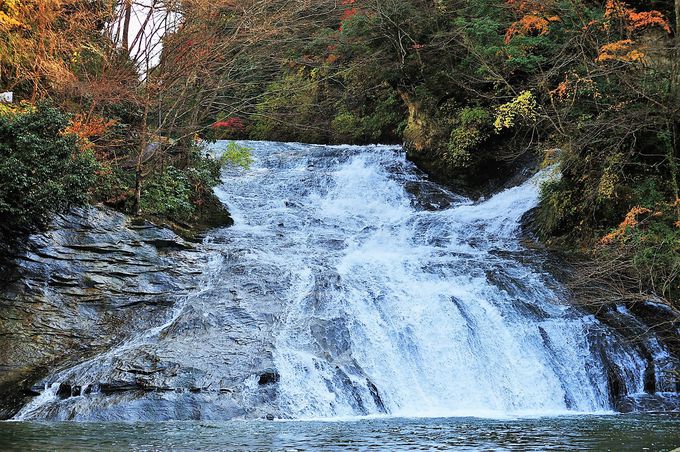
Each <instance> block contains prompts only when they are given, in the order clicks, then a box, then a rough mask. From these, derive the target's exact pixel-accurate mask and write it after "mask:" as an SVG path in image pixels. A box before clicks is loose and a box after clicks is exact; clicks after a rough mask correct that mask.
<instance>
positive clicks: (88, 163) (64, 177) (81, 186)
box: [0, 104, 97, 237]
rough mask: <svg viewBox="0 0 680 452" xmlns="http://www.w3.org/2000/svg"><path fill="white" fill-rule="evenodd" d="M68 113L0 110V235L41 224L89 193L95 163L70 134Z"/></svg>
mask: <svg viewBox="0 0 680 452" xmlns="http://www.w3.org/2000/svg"><path fill="white" fill-rule="evenodd" d="M68 124H69V118H68V116H67V115H66V114H64V113H63V112H61V111H60V110H58V109H57V108H54V107H52V106H49V105H46V104H41V105H38V106H37V107H27V106H24V107H21V108H17V109H15V110H8V109H5V110H4V111H3V112H2V113H1V114H0V235H1V236H4V237H10V236H12V235H13V234H15V233H17V232H19V233H28V232H32V231H35V230H37V229H39V228H42V227H44V226H45V225H46V224H47V223H48V221H49V219H50V216H51V215H52V214H54V213H58V212H63V211H65V210H67V209H68V208H69V207H70V206H72V205H77V204H82V203H84V202H86V201H87V199H88V190H89V189H90V187H91V186H92V184H93V183H94V178H95V171H96V169H97V163H96V160H95V158H94V156H93V154H92V153H91V152H90V151H82V150H81V149H79V147H78V145H77V139H76V137H75V136H74V135H70V134H64V133H63V130H64V129H65V128H66V127H67V126H68Z"/></svg>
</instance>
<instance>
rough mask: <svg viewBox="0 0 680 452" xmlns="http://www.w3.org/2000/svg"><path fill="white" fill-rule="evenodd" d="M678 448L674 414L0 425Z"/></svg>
mask: <svg viewBox="0 0 680 452" xmlns="http://www.w3.org/2000/svg"><path fill="white" fill-rule="evenodd" d="M678 447H680V414H659V415H644V416H632V415H612V416H578V417H554V418H531V419H479V418H442V419H405V418H363V419H353V420H346V421H332V422H330V421H264V420H262V421H229V422H200V421H196V422H154V423H71V422H64V423H40V422H3V423H0V450H2V451H14V450H27V449H30V450H92V449H97V450H140V451H153V450H177V451H183V450H187V451H189V450H191V451H193V450H253V451H255V450H257V451H260V450H262V451H269V450H277V451H278V450H281V451H291V450H293V451H298V450H319V449H321V450H348V449H349V450H390V451H394V450H447V449H453V448H455V449H456V450H560V451H565V450H579V451H581V450H598V451H599V450H611V451H625V450H636V451H640V450H651V451H664V450H666V451H668V450H673V449H675V448H678Z"/></svg>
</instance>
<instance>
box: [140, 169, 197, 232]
mask: <svg viewBox="0 0 680 452" xmlns="http://www.w3.org/2000/svg"><path fill="white" fill-rule="evenodd" d="M191 196H192V189H191V183H190V180H189V177H187V175H186V174H185V173H184V172H182V171H180V170H178V169H177V168H175V167H173V166H169V167H167V168H165V170H164V171H161V172H158V173H156V174H154V175H153V176H152V177H150V178H149V179H148V181H147V183H146V186H145V188H144V191H143V192H142V199H141V207H142V212H144V214H146V215H154V216H161V217H166V218H169V219H171V220H175V221H190V220H191V218H192V217H193V215H194V213H195V211H196V208H195V206H194V204H193V203H192V202H191Z"/></svg>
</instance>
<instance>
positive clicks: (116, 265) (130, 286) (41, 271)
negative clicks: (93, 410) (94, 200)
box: [0, 207, 205, 418]
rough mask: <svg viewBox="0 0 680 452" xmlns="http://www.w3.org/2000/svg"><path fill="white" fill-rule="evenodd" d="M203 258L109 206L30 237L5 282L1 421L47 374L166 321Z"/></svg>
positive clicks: (0, 306) (0, 319)
mask: <svg viewBox="0 0 680 452" xmlns="http://www.w3.org/2000/svg"><path fill="white" fill-rule="evenodd" d="M204 261H205V255H203V254H202V253H199V252H196V250H195V249H194V245H191V244H189V243H187V242H185V241H184V240H182V239H181V238H179V237H178V236H177V235H175V234H174V233H173V232H171V231H169V230H167V229H163V228H159V227H156V226H154V225H152V224H150V223H140V224H132V223H131V222H130V221H129V219H128V218H127V217H126V216H124V215H122V214H120V213H116V212H114V211H112V210H109V209H103V208H94V207H92V208H83V209H75V210H73V211H72V212H71V213H70V214H68V215H64V216H59V217H57V218H56V219H55V221H54V222H53V224H52V225H51V228H50V229H49V230H48V231H47V232H45V233H43V234H38V235H33V236H31V237H29V238H28V239H27V240H26V242H25V243H23V244H22V246H21V250H19V251H16V252H15V254H14V256H11V257H10V262H9V264H8V265H7V267H6V268H5V271H4V274H3V275H2V279H1V284H2V288H1V290H0V418H8V417H10V416H12V415H13V414H14V413H15V412H16V410H17V409H18V408H19V407H20V406H21V405H23V404H24V403H26V402H27V401H28V400H30V399H31V397H34V396H35V395H36V394H37V393H38V392H39V391H41V390H42V388H37V387H33V385H34V383H35V382H37V381H38V380H39V379H40V378H42V377H45V376H46V375H47V374H48V373H49V372H52V371H54V370H55V369H57V368H60V367H63V366H68V365H71V364H73V363H76V362H79V361H82V360H84V359H86V358H88V357H90V356H92V355H94V354H96V353H99V352H101V351H103V350H106V349H108V348H110V347H111V346H112V345H114V344H117V343H119V342H121V341H123V340H125V339H126V338H128V337H130V336H131V335H133V334H135V333H136V332H138V331H142V330H144V329H146V328H148V327H149V325H154V324H158V323H159V322H160V321H162V319H163V318H165V317H166V316H167V315H168V312H169V310H170V309H171V308H172V307H173V305H174V304H175V303H176V301H177V300H178V299H180V298H181V297H183V296H184V295H185V294H187V293H188V292H189V291H193V290H194V289H195V285H196V277H197V276H198V275H200V273H201V270H202V266H203V265H204ZM67 389H68V391H67ZM73 389H74V388H70V387H69V388H66V387H64V388H63V390H60V394H61V395H62V396H63V395H66V392H69V395H70V394H71V392H73Z"/></svg>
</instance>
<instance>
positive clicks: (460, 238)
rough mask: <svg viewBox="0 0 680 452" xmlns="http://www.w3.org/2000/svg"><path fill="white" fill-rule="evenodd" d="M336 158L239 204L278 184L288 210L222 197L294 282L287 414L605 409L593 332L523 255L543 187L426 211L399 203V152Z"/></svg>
mask: <svg viewBox="0 0 680 452" xmlns="http://www.w3.org/2000/svg"><path fill="white" fill-rule="evenodd" d="M326 152H328V151H326ZM334 152H335V155H333V156H332V158H330V159H327V160H326V161H317V159H315V158H314V155H315V154H314V152H310V153H309V155H304V156H299V157H298V158H293V159H290V160H289V163H290V164H292V167H291V168H287V169H286V170H282V169H281V168H278V169H277V170H276V171H275V172H273V173H272V174H270V175H267V176H266V177H264V178H262V177H260V176H258V175H257V172H255V173H254V175H253V176H252V178H250V179H251V180H248V179H246V180H245V181H244V182H242V184H243V185H245V187H243V188H245V189H243V188H238V189H237V191H238V192H241V193H252V192H253V191H255V190H257V189H256V186H257V185H259V184H261V183H262V180H269V181H270V182H269V183H268V185H270V186H273V187H277V188H283V190H277V192H276V193H270V192H268V193H267V194H266V195H265V196H264V197H265V198H267V197H269V199H270V200H271V201H272V202H274V203H276V204H278V205H279V206H283V205H288V207H286V208H284V209H276V208H274V206H272V208H271V209H259V208H257V207H255V206H254V205H253V204H252V200H244V199H242V198H241V199H239V197H238V196H234V195H235V193H234V191H236V190H233V191H231V193H229V194H226V196H225V197H224V199H225V201H227V200H229V199H230V198H232V199H233V200H232V201H231V202H230V206H231V207H232V209H233V212H234V214H235V215H236V218H237V223H243V224H250V225H255V224H258V225H260V227H261V228H262V229H263V230H264V231H271V230H276V228H279V229H280V230H282V234H281V235H282V237H281V238H282V243H281V245H282V246H277V245H274V247H273V249H274V250H275V252H276V254H277V255H279V256H285V261H286V262H288V268H289V269H291V271H293V272H294V273H295V274H296V281H295V284H294V285H293V286H292V287H291V288H290V291H289V294H288V295H287V299H288V300H289V303H290V308H289V312H288V314H287V316H286V318H285V319H284V320H283V325H282V328H281V332H280V333H279V335H278V337H277V340H276V349H275V350H276V351H275V362H276V367H277V368H278V370H279V372H280V373H281V382H280V395H279V398H280V403H281V404H282V406H283V410H282V411H283V412H286V413H290V414H291V415H293V416H303V417H306V416H313V417H315V416H319V417H328V416H338V415H356V414H369V413H381V412H382V413H390V414H398V415H408V416H412V415H451V414H483V413H508V412H528V411H531V412H558V411H565V410H579V411H597V410H604V409H607V407H608V400H607V388H606V379H605V378H603V371H602V366H601V365H600V364H599V363H598V362H597V360H595V359H593V357H592V356H591V353H590V351H589V349H588V343H587V339H586V336H587V334H586V330H587V329H588V328H591V327H593V325H594V321H593V319H592V318H589V317H585V316H583V315H580V314H578V313H577V312H575V311H573V310H571V309H569V308H568V307H567V306H565V305H563V304H561V303H560V300H559V294H558V293H556V292H555V290H553V288H551V286H552V287H554V286H555V283H554V281H552V280H551V279H550V277H549V276H548V275H547V274H545V273H544V272H542V271H541V270H540V268H535V267H534V266H533V265H532V263H531V258H530V257H527V255H528V254H530V253H528V252H527V250H526V249H524V248H522V247H521V246H520V245H519V239H518V237H517V229H518V226H519V220H520V218H521V217H522V215H523V214H524V213H525V212H526V211H527V210H529V209H530V208H532V207H534V206H535V205H536V202H537V193H538V188H537V183H538V181H539V180H540V178H541V177H543V176H544V174H540V175H538V176H536V177H534V178H532V179H531V180H529V181H528V182H526V183H525V184H523V185H522V186H520V187H516V188H513V189H510V190H507V191H505V192H503V193H501V194H499V195H497V196H495V197H493V198H491V199H490V200H488V201H486V202H483V203H481V204H476V205H474V204H472V203H471V202H470V201H469V200H466V199H463V198H460V197H457V196H455V195H452V194H450V193H446V192H445V191H443V190H442V191H441V192H440V196H445V197H448V201H449V203H450V206H449V207H448V208H447V209H443V210H434V211H432V210H426V209H422V208H417V207H416V206H414V204H415V205H417V199H414V197H413V195H411V194H409V193H408V192H407V191H406V190H405V186H408V185H409V183H411V184H413V183H417V182H418V180H419V178H420V176H419V175H417V174H416V172H415V171H414V169H413V168H412V166H411V165H410V164H409V163H407V162H406V161H405V159H404V158H403V155H402V154H401V152H400V150H399V149H395V148H389V147H387V148H382V147H381V148H373V149H368V150H359V149H356V148H344V149H343V148H338V149H335V151H334ZM317 158H318V157H317ZM279 159H280V156H278V155H276V154H273V155H269V156H268V157H267V160H268V161H277V160H279ZM319 160H320V159H319ZM272 182H273V183H272ZM234 183H238V182H236V181H234ZM246 187H247V188H246ZM301 191H303V193H300V192H301ZM304 192H306V193H304ZM300 194H302V196H300ZM257 199H258V200H257V201H255V202H260V201H259V200H260V199H261V198H260V197H258V198H257ZM254 211H259V212H261V214H255V215H253V214H252V212H254ZM272 211H274V212H275V213H274V214H271V212H272ZM262 214H264V215H262ZM263 242H265V240H264V237H263ZM269 245H271V244H269ZM526 260H528V261H529V262H526Z"/></svg>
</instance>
